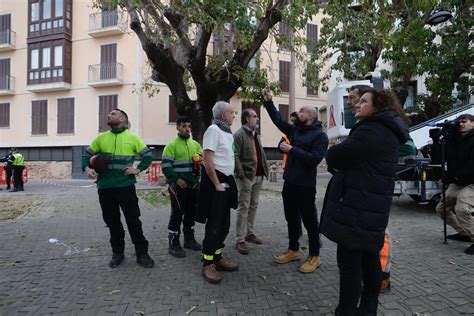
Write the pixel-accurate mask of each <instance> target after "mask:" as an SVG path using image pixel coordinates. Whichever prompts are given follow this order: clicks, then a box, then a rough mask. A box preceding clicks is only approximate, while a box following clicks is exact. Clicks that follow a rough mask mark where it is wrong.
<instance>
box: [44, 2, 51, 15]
mask: <svg viewBox="0 0 474 316" xmlns="http://www.w3.org/2000/svg"><path fill="white" fill-rule="evenodd" d="M50 18H51V0H43V20H46V19H50Z"/></svg>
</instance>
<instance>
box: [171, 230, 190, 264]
mask: <svg viewBox="0 0 474 316" xmlns="http://www.w3.org/2000/svg"><path fill="white" fill-rule="evenodd" d="M168 242H169V250H168V252H169V254H170V255H172V256H173V257H176V258H184V257H186V253H185V252H184V250H183V248H181V244H180V243H179V233H175V232H173V233H171V232H170V233H169V234H168Z"/></svg>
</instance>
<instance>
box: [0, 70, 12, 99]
mask: <svg viewBox="0 0 474 316" xmlns="http://www.w3.org/2000/svg"><path fill="white" fill-rule="evenodd" d="M14 91H15V77H12V76H8V75H7V76H0V95H1V94H3V95H5V94H13V93H14Z"/></svg>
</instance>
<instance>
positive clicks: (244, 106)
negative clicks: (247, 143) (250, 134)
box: [242, 101, 262, 134]
mask: <svg viewBox="0 0 474 316" xmlns="http://www.w3.org/2000/svg"><path fill="white" fill-rule="evenodd" d="M245 109H252V110H254V111H255V113H257V116H258V118H259V119H260V106H257V105H255V103H253V102H248V101H242V111H243V110H245ZM261 126H262V121H259V123H258V130H257V132H258V133H259V134H260V129H261Z"/></svg>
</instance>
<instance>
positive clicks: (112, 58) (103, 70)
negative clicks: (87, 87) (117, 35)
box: [100, 44, 117, 80]
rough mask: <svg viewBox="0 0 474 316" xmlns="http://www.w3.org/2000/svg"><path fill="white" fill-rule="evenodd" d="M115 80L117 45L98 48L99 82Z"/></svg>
mask: <svg viewBox="0 0 474 316" xmlns="http://www.w3.org/2000/svg"><path fill="white" fill-rule="evenodd" d="M115 78H117V44H109V45H102V46H101V47H100V80H106V79H115Z"/></svg>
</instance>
